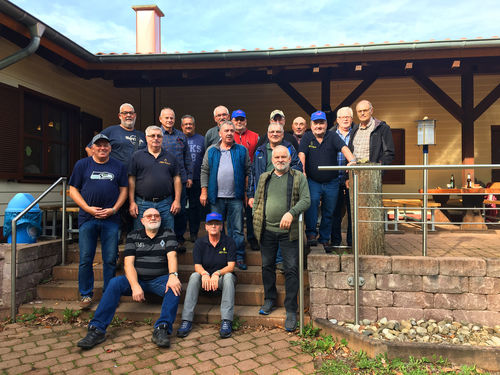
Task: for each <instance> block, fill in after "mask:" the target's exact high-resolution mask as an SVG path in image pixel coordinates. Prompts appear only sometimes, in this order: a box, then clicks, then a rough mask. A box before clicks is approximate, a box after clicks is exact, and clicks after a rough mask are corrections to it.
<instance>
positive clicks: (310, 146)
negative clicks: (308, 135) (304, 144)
mask: <svg viewBox="0 0 500 375" xmlns="http://www.w3.org/2000/svg"><path fill="white" fill-rule="evenodd" d="M309 148H317V147H316V146H315V145H314V144H313V143H312V142H311V143H309Z"/></svg>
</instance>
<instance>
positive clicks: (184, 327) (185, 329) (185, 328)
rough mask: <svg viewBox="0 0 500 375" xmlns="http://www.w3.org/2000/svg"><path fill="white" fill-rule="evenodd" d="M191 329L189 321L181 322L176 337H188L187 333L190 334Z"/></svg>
mask: <svg viewBox="0 0 500 375" xmlns="http://www.w3.org/2000/svg"><path fill="white" fill-rule="evenodd" d="M191 329H193V323H192V322H190V321H189V320H183V321H182V323H181V326H180V327H179V329H178V330H177V337H186V336H187V335H189V332H191Z"/></svg>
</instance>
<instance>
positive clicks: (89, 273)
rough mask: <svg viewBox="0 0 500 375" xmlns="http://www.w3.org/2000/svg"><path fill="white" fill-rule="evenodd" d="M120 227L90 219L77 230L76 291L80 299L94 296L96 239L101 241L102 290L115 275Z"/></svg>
mask: <svg viewBox="0 0 500 375" xmlns="http://www.w3.org/2000/svg"><path fill="white" fill-rule="evenodd" d="M119 229H120V225H119V224H118V223H115V222H114V221H110V220H100V219H91V220H89V221H86V222H85V223H83V224H82V225H81V226H80V228H79V230H78V245H79V247H80V264H79V266H78V289H79V291H80V294H81V295H82V297H85V296H89V297H92V295H93V294H94V293H93V291H94V271H93V269H92V263H93V261H94V256H95V251H96V247H97V238H98V237H100V239H101V253H102V273H103V279H104V290H106V288H107V286H108V283H109V281H110V280H111V279H112V278H113V277H114V276H115V273H116V260H117V259H118V231H119Z"/></svg>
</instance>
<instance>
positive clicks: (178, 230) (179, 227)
mask: <svg viewBox="0 0 500 375" xmlns="http://www.w3.org/2000/svg"><path fill="white" fill-rule="evenodd" d="M198 199H199V197H198ZM186 203H187V196H186V184H185V183H184V184H182V192H181V210H180V211H179V213H178V214H177V215H175V216H174V233H175V237H176V238H177V242H179V243H183V242H184V233H186V227H187V214H186Z"/></svg>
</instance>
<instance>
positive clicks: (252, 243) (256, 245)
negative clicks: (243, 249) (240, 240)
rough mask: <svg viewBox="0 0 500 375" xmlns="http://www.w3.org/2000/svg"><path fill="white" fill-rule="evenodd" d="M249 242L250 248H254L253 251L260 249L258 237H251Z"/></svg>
mask: <svg viewBox="0 0 500 375" xmlns="http://www.w3.org/2000/svg"><path fill="white" fill-rule="evenodd" d="M248 243H249V244H250V249H252V250H253V251H259V250H260V245H259V242H258V241H257V239H256V238H251V239H250V240H248Z"/></svg>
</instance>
